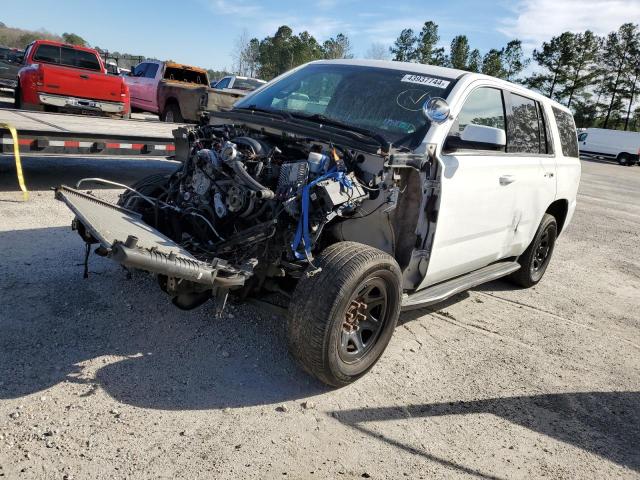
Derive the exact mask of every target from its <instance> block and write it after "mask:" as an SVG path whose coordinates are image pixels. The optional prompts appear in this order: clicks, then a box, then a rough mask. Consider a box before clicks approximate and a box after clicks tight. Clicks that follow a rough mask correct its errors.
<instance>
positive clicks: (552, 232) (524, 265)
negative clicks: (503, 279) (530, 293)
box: [509, 213, 558, 288]
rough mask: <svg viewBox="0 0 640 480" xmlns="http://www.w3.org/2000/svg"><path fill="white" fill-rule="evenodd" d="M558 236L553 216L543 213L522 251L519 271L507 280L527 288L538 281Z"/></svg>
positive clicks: (545, 268)
mask: <svg viewBox="0 0 640 480" xmlns="http://www.w3.org/2000/svg"><path fill="white" fill-rule="evenodd" d="M557 236H558V224H557V223H556V219H555V217H554V216H553V215H550V214H548V213H545V214H544V216H543V217H542V222H540V226H539V227H538V231H537V232H536V235H535V237H533V240H532V241H531V243H530V244H529V246H528V247H527V249H526V250H525V251H524V253H523V254H522V255H520V258H518V263H519V264H520V270H517V271H515V272H513V273H512V274H511V275H510V276H509V278H510V280H511V281H513V282H514V283H515V284H517V285H520V286H521V287H525V288H529V287H532V286H534V285H535V284H536V283H538V282H539V281H540V280H542V276H543V275H544V272H545V271H546V270H547V266H548V265H549V261H550V260H551V255H552V254H553V249H554V247H555V245H556V237H557Z"/></svg>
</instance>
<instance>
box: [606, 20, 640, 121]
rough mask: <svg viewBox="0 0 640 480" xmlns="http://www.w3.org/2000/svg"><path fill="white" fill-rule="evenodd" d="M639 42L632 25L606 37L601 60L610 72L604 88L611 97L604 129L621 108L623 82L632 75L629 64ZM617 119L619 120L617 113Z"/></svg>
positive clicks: (638, 36) (636, 28) (634, 27)
mask: <svg viewBox="0 0 640 480" xmlns="http://www.w3.org/2000/svg"><path fill="white" fill-rule="evenodd" d="M639 42H640V35H639V33H638V26H637V25H634V24H632V23H625V24H624V25H622V26H621V27H620V28H619V29H618V31H617V32H612V33H610V34H609V35H608V36H607V40H606V41H605V44H604V49H603V51H602V56H601V59H602V63H603V65H604V67H605V68H606V69H607V70H608V71H609V72H611V75H610V76H609V77H608V78H607V80H606V81H605V87H606V90H607V93H608V94H609V95H611V99H610V101H609V107H608V109H607V115H606V117H605V119H604V124H603V125H604V128H607V127H608V126H609V123H610V121H611V120H612V114H614V115H613V116H616V115H615V113H616V110H619V109H620V107H621V105H620V100H621V95H620V94H621V93H622V92H621V89H622V87H623V85H624V82H625V81H628V78H629V77H630V76H631V75H632V67H633V66H632V65H631V63H632V61H633V59H634V52H635V51H636V50H637V49H638V48H640V47H638V43H639ZM617 117H618V118H619V112H618V115H617ZM627 123H628V122H627ZM616 124H617V121H616Z"/></svg>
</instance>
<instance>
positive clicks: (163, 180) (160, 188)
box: [117, 173, 171, 213]
mask: <svg viewBox="0 0 640 480" xmlns="http://www.w3.org/2000/svg"><path fill="white" fill-rule="evenodd" d="M170 177H171V175H167V174H164V173H156V174H154V175H149V176H148V177H144V178H142V179H140V180H138V181H137V182H136V183H134V184H133V185H131V188H133V189H134V190H136V191H137V192H140V193H141V194H142V195H145V196H147V197H151V198H158V197H159V196H160V195H162V194H163V193H164V192H166V191H167V183H168V182H169V178H170ZM117 205H118V206H120V207H124V208H127V209H129V210H133V211H134V212H138V213H141V208H142V207H148V206H149V203H148V202H146V201H145V200H143V199H141V198H140V197H139V196H138V195H136V194H135V193H134V192H132V191H131V190H125V191H124V193H122V194H121V195H120V198H119V199H118V203H117Z"/></svg>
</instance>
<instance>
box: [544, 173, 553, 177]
mask: <svg viewBox="0 0 640 480" xmlns="http://www.w3.org/2000/svg"><path fill="white" fill-rule="evenodd" d="M544 177H545V178H553V172H544Z"/></svg>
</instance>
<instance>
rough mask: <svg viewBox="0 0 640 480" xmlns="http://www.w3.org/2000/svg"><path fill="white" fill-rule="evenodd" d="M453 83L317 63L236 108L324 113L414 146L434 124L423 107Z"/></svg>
mask: <svg viewBox="0 0 640 480" xmlns="http://www.w3.org/2000/svg"><path fill="white" fill-rule="evenodd" d="M454 83H455V80H454V79H450V78H443V77H436V76H433V75H426V74H417V73H415V72H408V71H403V70H393V69H385V68H379V67H363V66H356V65H340V64H312V65H308V66H306V67H303V68H301V69H300V70H298V71H296V72H294V73H292V74H290V75H288V76H286V77H284V78H283V79H282V80H279V81H278V82H276V83H274V84H273V85H270V86H269V87H267V88H266V89H264V90H262V91H261V92H258V93H256V94H254V95H250V96H248V97H247V98H245V99H243V100H241V101H240V102H238V103H237V104H236V108H256V109H263V110H277V111H285V112H290V113H292V114H302V115H308V116H311V115H319V116H322V117H326V118H327V119H331V120H335V121H338V122H341V123H344V124H347V125H352V126H354V127H357V128H361V129H367V130H369V131H371V132H372V133H375V134H379V135H381V136H382V137H384V139H385V140H387V141H388V142H391V143H393V144H394V145H406V146H410V147H413V146H416V145H417V144H418V143H419V142H420V141H422V138H424V135H425V134H426V132H427V130H428V129H429V126H430V123H429V121H428V120H427V118H426V117H425V116H424V115H423V113H422V106H423V105H424V104H425V102H427V101H428V100H429V99H430V98H431V97H443V98H446V96H447V95H448V93H449V91H450V90H451V88H453V84H454Z"/></svg>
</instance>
